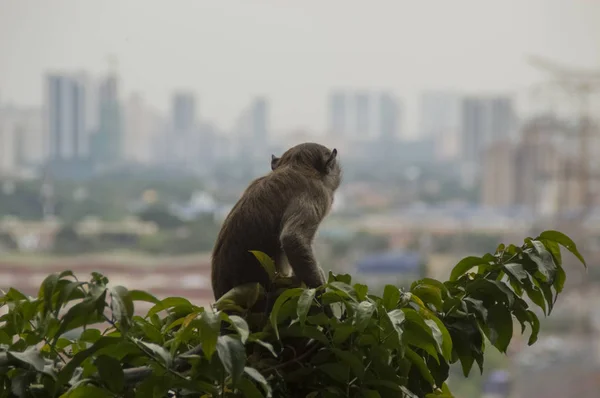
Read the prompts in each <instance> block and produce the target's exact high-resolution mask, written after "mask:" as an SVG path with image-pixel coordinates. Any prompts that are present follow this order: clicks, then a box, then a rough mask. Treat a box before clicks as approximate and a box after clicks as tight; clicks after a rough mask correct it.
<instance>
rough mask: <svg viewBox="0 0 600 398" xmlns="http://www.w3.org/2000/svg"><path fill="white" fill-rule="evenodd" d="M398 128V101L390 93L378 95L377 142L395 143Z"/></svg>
mask: <svg viewBox="0 0 600 398" xmlns="http://www.w3.org/2000/svg"><path fill="white" fill-rule="evenodd" d="M398 128H399V107H398V100H397V99H396V98H395V97H394V96H393V95H392V94H390V93H381V94H380V95H379V140H380V141H382V142H387V143H390V142H394V141H396V138H397V134H398Z"/></svg>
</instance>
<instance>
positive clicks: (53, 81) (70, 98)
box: [45, 74, 89, 160]
mask: <svg viewBox="0 0 600 398" xmlns="http://www.w3.org/2000/svg"><path fill="white" fill-rule="evenodd" d="M45 103H46V118H45V119H46V129H47V132H48V149H49V158H50V160H70V159H81V158H86V157H87V156H88V155H89V135H88V131H86V127H87V123H86V86H85V80H84V76H82V75H67V74H49V75H47V76H46V101H45Z"/></svg>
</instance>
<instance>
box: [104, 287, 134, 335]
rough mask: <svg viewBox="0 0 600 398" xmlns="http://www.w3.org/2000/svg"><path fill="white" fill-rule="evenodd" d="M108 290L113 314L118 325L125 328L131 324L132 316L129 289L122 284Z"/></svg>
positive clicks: (131, 301)
mask: <svg viewBox="0 0 600 398" xmlns="http://www.w3.org/2000/svg"><path fill="white" fill-rule="evenodd" d="M109 291H110V296H111V299H112V300H111V309H112V312H113V316H114V318H115V319H116V320H117V322H119V325H120V326H122V327H123V328H125V329H127V328H128V327H129V325H131V318H132V317H133V300H131V296H130V295H129V291H128V290H127V288H125V287H123V286H115V287H113V288H111V289H109Z"/></svg>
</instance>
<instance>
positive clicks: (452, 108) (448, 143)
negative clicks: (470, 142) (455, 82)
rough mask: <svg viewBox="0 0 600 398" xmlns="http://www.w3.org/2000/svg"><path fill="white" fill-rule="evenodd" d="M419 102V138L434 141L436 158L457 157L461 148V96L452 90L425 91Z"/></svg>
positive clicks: (449, 158) (450, 158) (447, 158)
mask: <svg viewBox="0 0 600 398" xmlns="http://www.w3.org/2000/svg"><path fill="white" fill-rule="evenodd" d="M420 102H421V103H420V115H419V116H420V117H419V119H420V120H419V136H420V138H421V139H424V140H432V141H433V142H434V143H435V144H434V146H435V156H436V158H437V159H438V160H454V159H457V158H458V157H459V156H460V149H461V148H460V145H461V140H460V137H461V129H462V126H461V122H462V120H461V96H460V95H458V94H455V93H452V92H426V93H424V94H423V95H422V96H421V101H420Z"/></svg>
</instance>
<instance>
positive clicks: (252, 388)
mask: <svg viewBox="0 0 600 398" xmlns="http://www.w3.org/2000/svg"><path fill="white" fill-rule="evenodd" d="M237 388H238V389H239V390H240V391H241V392H242V394H244V395H243V396H244V397H245V398H264V395H263V394H262V393H261V392H260V390H259V389H258V387H256V385H255V384H254V383H253V382H252V381H250V379H247V378H242V379H241V380H240V382H239V383H238V386H237ZM202 397H208V395H202Z"/></svg>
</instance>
